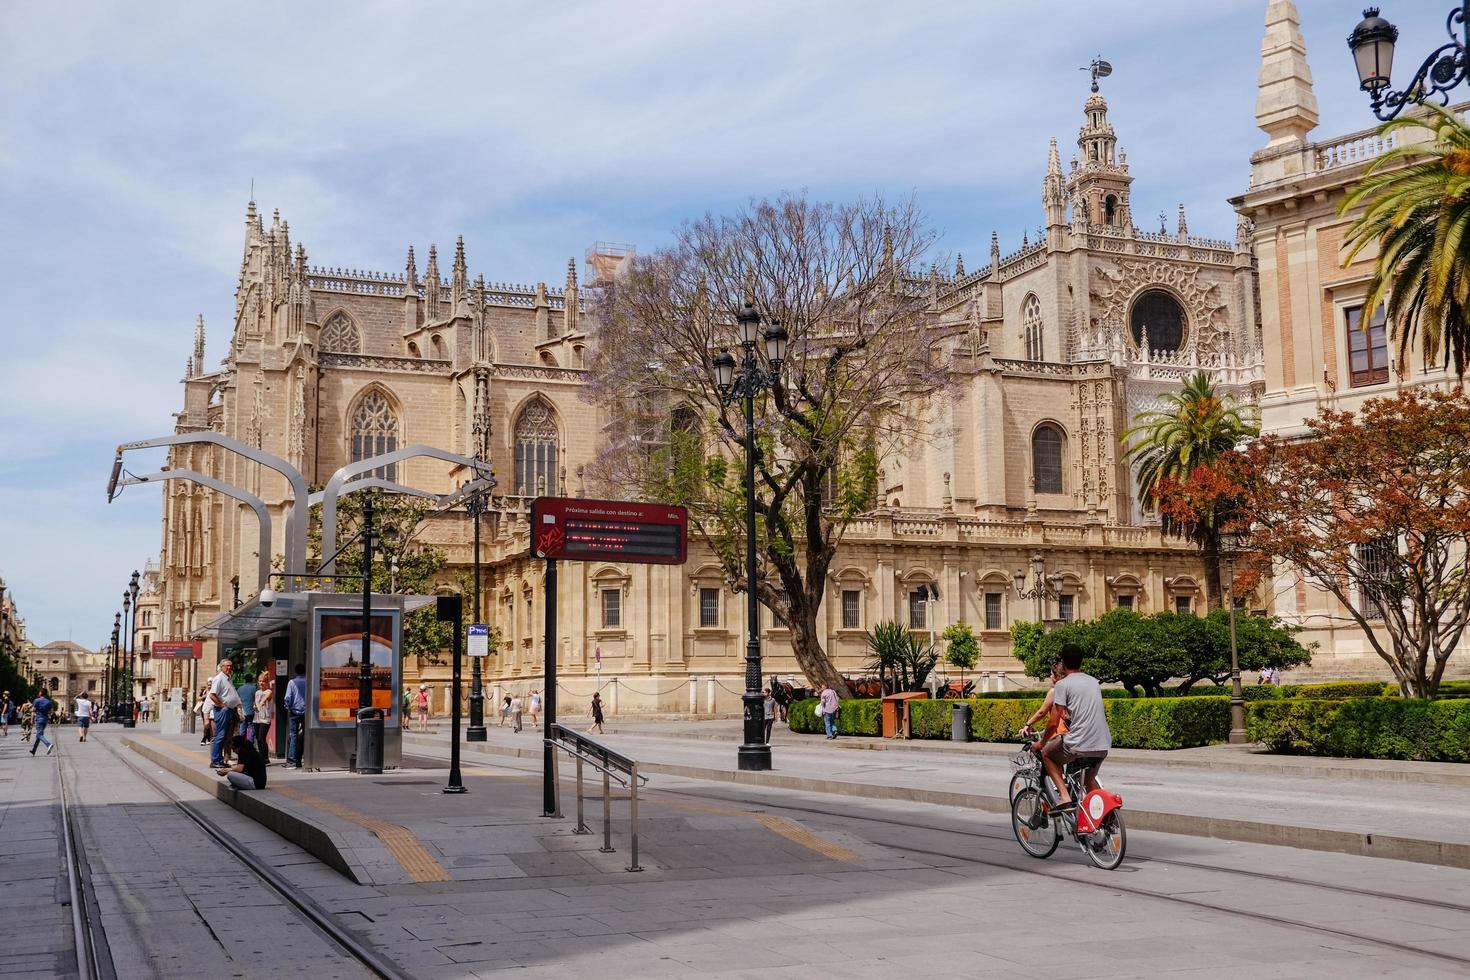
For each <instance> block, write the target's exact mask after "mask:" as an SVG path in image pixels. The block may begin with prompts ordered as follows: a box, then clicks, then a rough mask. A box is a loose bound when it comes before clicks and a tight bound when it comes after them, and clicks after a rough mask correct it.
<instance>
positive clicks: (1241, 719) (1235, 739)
mask: <svg viewBox="0 0 1470 980" xmlns="http://www.w3.org/2000/svg"><path fill="white" fill-rule="evenodd" d="M1225 568H1226V570H1227V574H1228V576H1229V587H1228V588H1229V594H1230V744H1231V745H1242V744H1244V743H1245V694H1244V692H1242V691H1241V689H1240V654H1239V652H1238V651H1237V650H1236V648H1235V559H1234V558H1233V557H1229V558H1226V559H1225Z"/></svg>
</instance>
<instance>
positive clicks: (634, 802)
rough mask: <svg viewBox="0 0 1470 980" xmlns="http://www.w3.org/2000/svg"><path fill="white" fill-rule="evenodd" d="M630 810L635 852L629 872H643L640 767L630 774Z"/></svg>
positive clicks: (631, 858)
mask: <svg viewBox="0 0 1470 980" xmlns="http://www.w3.org/2000/svg"><path fill="white" fill-rule="evenodd" d="M628 808H629V811H628V812H629V815H630V818H631V819H630V826H631V827H632V829H633V851H632V854H631V856H630V859H629V862H628V870H629V871H642V870H643V867H642V865H640V864H639V863H638V767H637V766H636V765H635V766H633V769H632V772H630V773H628Z"/></svg>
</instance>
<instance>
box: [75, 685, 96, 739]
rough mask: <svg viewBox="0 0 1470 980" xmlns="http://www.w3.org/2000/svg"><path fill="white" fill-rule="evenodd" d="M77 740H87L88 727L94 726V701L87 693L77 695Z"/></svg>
mask: <svg viewBox="0 0 1470 980" xmlns="http://www.w3.org/2000/svg"><path fill="white" fill-rule="evenodd" d="M76 714H77V736H78V737H77V741H78V742H85V741H86V740H87V729H89V728H91V727H92V702H91V701H90V700H88V699H87V696H86V695H85V694H78V695H77V707H76Z"/></svg>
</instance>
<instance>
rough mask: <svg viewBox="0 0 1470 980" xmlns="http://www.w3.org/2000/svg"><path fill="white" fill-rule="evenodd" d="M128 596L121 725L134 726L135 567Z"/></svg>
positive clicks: (136, 616)
mask: <svg viewBox="0 0 1470 980" xmlns="http://www.w3.org/2000/svg"><path fill="white" fill-rule="evenodd" d="M128 598H129V600H131V605H132V609H133V618H132V622H131V623H130V624H129V625H128V634H127V636H126V637H125V640H126V643H127V647H128V685H127V687H126V689H124V691H123V703H124V705H125V709H124V710H125V712H126V713H125V714H124V715H123V727H124V728H134V727H136V726H137V724H138V722H137V720H136V719H135V718H134V717H133V654H134V653H135V652H136V650H137V647H138V572H137V570H136V569H135V570H134V571H133V577H132V578H131V579H130V580H129V581H128ZM123 608H124V609H126V608H128V603H124V605H123Z"/></svg>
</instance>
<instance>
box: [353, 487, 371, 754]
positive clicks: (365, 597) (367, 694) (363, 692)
mask: <svg viewBox="0 0 1470 980" xmlns="http://www.w3.org/2000/svg"><path fill="white" fill-rule="evenodd" d="M372 706H373V498H372V496H371V495H370V494H369V495H365V496H364V497H363V498H362V657H361V658H360V661H359V670H358V674H357V710H358V711H361V710H362V709H363V708H371V707H372ZM357 761H358V763H359V765H360V764H361V763H362V761H363V760H361V759H359V760H357Z"/></svg>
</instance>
